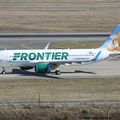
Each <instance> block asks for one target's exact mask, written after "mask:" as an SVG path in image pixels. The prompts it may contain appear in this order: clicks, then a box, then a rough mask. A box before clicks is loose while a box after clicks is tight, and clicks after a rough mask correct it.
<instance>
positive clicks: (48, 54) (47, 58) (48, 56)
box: [45, 52, 51, 60]
mask: <svg viewBox="0 0 120 120" xmlns="http://www.w3.org/2000/svg"><path fill="white" fill-rule="evenodd" d="M45 54H46V55H47V57H46V60H49V58H50V54H51V52H46V53H45Z"/></svg>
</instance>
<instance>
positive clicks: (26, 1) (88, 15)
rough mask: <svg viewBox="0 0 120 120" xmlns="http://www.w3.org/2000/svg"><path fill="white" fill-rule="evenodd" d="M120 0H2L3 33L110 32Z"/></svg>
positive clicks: (115, 19)
mask: <svg viewBox="0 0 120 120" xmlns="http://www.w3.org/2000/svg"><path fill="white" fill-rule="evenodd" d="M119 6H120V1H119V0H34V1H33V0H21V1H19V0H0V32H110V31H111V30H112V29H113V28H114V27H115V26H116V25H117V24H119V21H120V17H119V14H120V7H119Z"/></svg>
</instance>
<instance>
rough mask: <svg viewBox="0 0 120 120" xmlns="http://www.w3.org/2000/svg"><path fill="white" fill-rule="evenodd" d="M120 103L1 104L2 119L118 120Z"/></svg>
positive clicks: (0, 113) (0, 116)
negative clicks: (70, 104)
mask: <svg viewBox="0 0 120 120" xmlns="http://www.w3.org/2000/svg"><path fill="white" fill-rule="evenodd" d="M119 108H120V105H118V104H112V105H94V104H92V105H89V104H88V105H87V104H79V105H72V106H68V105H45V106H44V105H42V106H39V105H24V104H23V105H0V119H1V120H8V119H9V120H86V119H103V118H104V119H105V120H109V119H111V120H118V119H119V117H120V114H119V112H120V111H119Z"/></svg>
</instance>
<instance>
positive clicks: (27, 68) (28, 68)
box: [20, 66, 33, 70]
mask: <svg viewBox="0 0 120 120" xmlns="http://www.w3.org/2000/svg"><path fill="white" fill-rule="evenodd" d="M20 69H21V70H30V69H33V67H32V66H27V67H20Z"/></svg>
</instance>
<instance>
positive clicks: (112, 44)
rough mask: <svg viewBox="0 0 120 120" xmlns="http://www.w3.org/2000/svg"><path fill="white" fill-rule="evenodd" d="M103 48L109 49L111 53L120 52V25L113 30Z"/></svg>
mask: <svg viewBox="0 0 120 120" xmlns="http://www.w3.org/2000/svg"><path fill="white" fill-rule="evenodd" d="M101 48H102V49H107V50H108V51H109V52H110V53H116V52H117V53H118V52H120V25H118V26H117V27H116V28H115V29H114V30H113V32H112V33H111V35H110V36H109V37H108V38H107V39H106V41H105V43H104V44H103V45H102V46H101Z"/></svg>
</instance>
